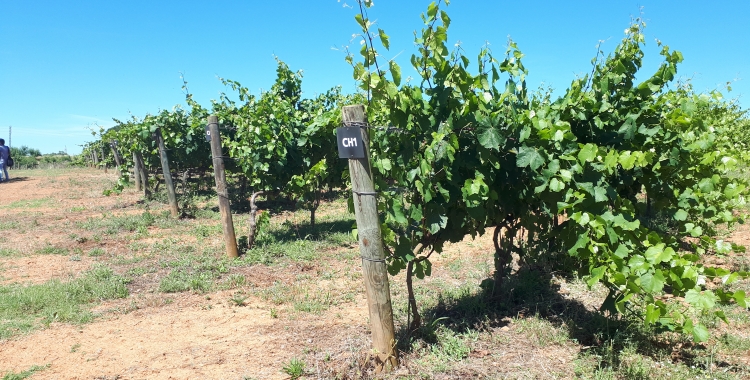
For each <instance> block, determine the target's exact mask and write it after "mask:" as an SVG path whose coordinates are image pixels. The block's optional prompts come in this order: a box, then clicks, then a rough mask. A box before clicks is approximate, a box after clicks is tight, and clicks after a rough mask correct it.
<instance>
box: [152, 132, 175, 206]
mask: <svg viewBox="0 0 750 380" xmlns="http://www.w3.org/2000/svg"><path fill="white" fill-rule="evenodd" d="M155 134H156V143H157V144H158V145H159V157H160V158H161V169H162V171H163V172H164V186H165V187H166V188H167V197H168V198H169V209H170V212H171V213H172V216H173V217H175V218H176V217H177V216H178V215H180V210H179V209H178V208H177V195H175V193H174V182H173V181H172V174H171V173H170V171H169V159H168V157H167V148H166V147H165V146H164V138H163V137H162V136H161V128H157V129H156V132H155Z"/></svg>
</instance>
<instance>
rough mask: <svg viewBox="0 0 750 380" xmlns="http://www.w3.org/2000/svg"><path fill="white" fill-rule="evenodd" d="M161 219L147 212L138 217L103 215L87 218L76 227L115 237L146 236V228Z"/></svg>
mask: <svg viewBox="0 0 750 380" xmlns="http://www.w3.org/2000/svg"><path fill="white" fill-rule="evenodd" d="M160 219H162V218H160V217H157V216H154V215H153V214H151V213H150V212H148V211H144V212H143V213H142V214H140V215H121V216H114V215H112V214H105V215H103V216H102V217H101V218H91V217H90V218H87V219H86V220H85V221H83V222H78V223H77V227H78V228H81V229H84V230H88V231H102V232H104V233H105V234H107V235H116V234H119V233H123V232H138V233H140V234H144V235H145V234H147V233H148V227H150V226H152V225H154V224H155V223H156V222H157V220H160Z"/></svg>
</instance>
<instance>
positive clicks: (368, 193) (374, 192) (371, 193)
mask: <svg viewBox="0 0 750 380" xmlns="http://www.w3.org/2000/svg"><path fill="white" fill-rule="evenodd" d="M352 193H354V194H357V195H372V196H375V197H377V196H378V192H377V191H357V190H352Z"/></svg>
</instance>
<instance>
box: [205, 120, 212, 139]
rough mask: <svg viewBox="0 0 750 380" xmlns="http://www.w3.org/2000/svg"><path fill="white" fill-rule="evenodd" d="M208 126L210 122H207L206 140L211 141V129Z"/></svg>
mask: <svg viewBox="0 0 750 380" xmlns="http://www.w3.org/2000/svg"><path fill="white" fill-rule="evenodd" d="M208 126H209V124H206V141H208V142H211V129H210V128H209V127H208Z"/></svg>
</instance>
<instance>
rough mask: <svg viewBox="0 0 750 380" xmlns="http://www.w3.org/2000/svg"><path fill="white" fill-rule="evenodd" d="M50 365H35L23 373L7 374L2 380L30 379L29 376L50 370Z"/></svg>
mask: <svg viewBox="0 0 750 380" xmlns="http://www.w3.org/2000/svg"><path fill="white" fill-rule="evenodd" d="M49 366H50V365H49V364H47V365H34V366H31V368H29V369H27V370H25V371H22V372H18V373H15V372H7V373H5V375H3V378H2V380H23V379H26V378H28V377H29V376H31V375H33V374H34V373H36V372H39V371H44V370H45V369H47V368H49Z"/></svg>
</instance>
